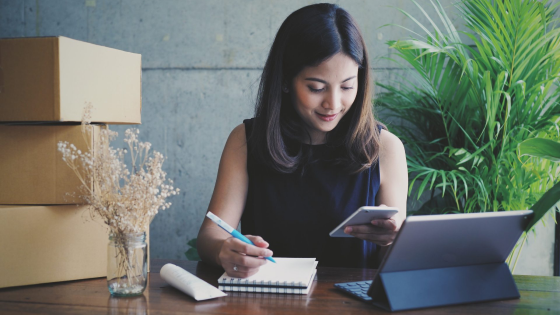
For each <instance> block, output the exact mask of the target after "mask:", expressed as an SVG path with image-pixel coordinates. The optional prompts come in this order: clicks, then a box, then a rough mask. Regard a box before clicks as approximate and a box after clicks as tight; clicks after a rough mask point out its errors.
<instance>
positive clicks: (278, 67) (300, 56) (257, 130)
mask: <svg viewBox="0 0 560 315" xmlns="http://www.w3.org/2000/svg"><path fill="white" fill-rule="evenodd" d="M339 52H342V53H344V54H345V55H347V56H348V57H350V58H352V59H353V60H354V61H355V62H356V63H357V64H358V66H359V69H358V91H357V95H356V100H355V101H354V103H353V104H352V106H351V108H350V110H349V111H348V112H347V113H346V115H344V116H343V118H342V119H341V121H340V122H339V123H338V125H337V126H336V127H335V128H334V129H333V130H332V131H330V132H329V133H327V145H331V146H337V147H341V149H342V148H343V150H340V151H341V152H342V154H341V155H340V156H339V157H338V158H337V159H336V164H343V165H344V169H346V170H348V171H349V172H351V173H356V172H360V171H363V170H365V169H367V168H368V167H370V166H371V165H372V163H375V162H376V161H377V159H378V156H379V131H378V129H377V122H376V120H375V118H374V116H373V112H372V102H371V97H372V87H371V82H370V73H369V62H368V55H367V51H366V46H365V44H364V40H363V38H362V35H361V33H360V30H359V29H358V26H357V24H356V22H355V21H354V19H353V18H352V17H351V16H350V14H349V13H348V12H346V11H345V10H344V9H342V8H340V7H339V6H337V5H335V4H327V3H321V4H314V5H310V6H306V7H303V8H301V9H299V10H297V11H295V12H293V13H292V14H290V15H289V16H288V17H287V18H286V20H285V21H284V22H283V23H282V25H281V26H280V29H279V30H278V33H277V34H276V37H275V39H274V43H273V44H272V47H271V49H270V53H269V55H268V59H267V61H266V64H265V66H264V69H263V73H262V76H261V81H260V85H259V91H258V94H257V102H256V106H255V120H254V124H253V130H252V133H251V136H250V137H249V147H250V148H251V152H250V153H251V154H252V155H253V156H254V157H255V158H256V159H257V161H258V162H260V163H262V164H264V165H268V166H270V167H271V168H272V169H274V170H276V171H279V172H282V173H292V172H294V171H295V170H297V169H298V168H299V167H300V166H302V165H304V164H305V163H306V161H308V157H309V155H310V154H309V150H312V149H311V148H310V147H309V146H306V147H304V146H302V145H301V139H302V137H303V136H305V135H307V137H308V138H309V139H311V138H310V136H309V134H308V132H307V131H306V129H305V127H304V122H303V120H302V119H301V117H299V115H298V114H297V113H296V111H295V109H294V106H293V105H292V103H291V98H290V95H289V94H287V93H283V92H282V86H283V85H286V84H288V85H291V82H292V80H293V79H294V77H295V76H296V75H297V74H298V73H299V72H300V71H301V70H302V69H303V68H304V67H307V66H316V65H318V64H320V63H321V62H322V61H324V60H326V59H328V58H330V57H332V56H333V55H335V54H337V53H339ZM298 144H299V145H298Z"/></svg>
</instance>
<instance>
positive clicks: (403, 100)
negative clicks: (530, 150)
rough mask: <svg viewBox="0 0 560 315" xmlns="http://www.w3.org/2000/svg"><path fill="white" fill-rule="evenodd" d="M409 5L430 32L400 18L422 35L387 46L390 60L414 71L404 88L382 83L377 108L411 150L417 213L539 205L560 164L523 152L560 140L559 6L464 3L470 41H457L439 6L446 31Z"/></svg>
mask: <svg viewBox="0 0 560 315" xmlns="http://www.w3.org/2000/svg"><path fill="white" fill-rule="evenodd" d="M411 1H412V2H414V3H415V4H416V6H417V7H418V8H419V9H420V12H422V13H423V14H424V15H425V17H426V18H427V20H428V21H429V23H430V24H431V27H430V28H432V29H433V31H430V30H429V28H428V27H425V26H424V25H422V24H421V23H420V22H418V21H417V20H416V19H415V18H414V17H413V16H411V15H410V14H408V13H407V12H404V11H402V10H401V12H403V13H404V14H405V15H406V16H408V17H409V18H410V19H412V21H414V22H415V23H416V24H417V25H418V26H419V27H420V29H421V30H422V31H423V32H425V34H426V35H425V36H421V35H419V34H417V33H414V32H412V33H413V36H412V37H411V38H410V39H406V40H398V41H390V42H388V44H389V45H390V47H391V48H393V49H395V50H396V55H397V56H398V57H399V59H398V60H395V59H391V60H392V61H393V62H395V63H398V64H399V65H401V67H402V68H409V69H410V68H412V69H411V71H407V74H406V75H403V76H402V77H401V78H400V80H399V81H398V82H395V83H390V82H380V83H378V85H380V86H381V87H383V88H384V89H385V90H386V92H384V93H381V94H380V96H379V97H378V98H377V100H376V104H377V106H378V108H380V109H381V110H382V112H383V113H384V119H385V121H386V122H387V123H388V125H389V129H390V130H391V131H392V132H393V133H395V134H396V135H397V136H399V137H400V138H401V139H402V140H403V142H404V143H405V147H406V149H407V163H408V168H409V173H410V179H411V180H410V183H409V184H410V186H409V194H410V193H411V192H412V189H413V186H414V184H415V183H417V190H416V199H418V198H420V196H421V195H422V194H423V193H425V192H426V194H428V193H429V194H430V196H429V200H428V201H427V202H425V203H424V204H423V205H422V207H420V209H419V213H449V212H455V213H467V212H485V211H502V210H520V209H528V208H531V207H533V208H534V207H535V206H537V205H539V204H538V203H537V200H539V199H541V197H542V196H543V195H544V194H545V192H546V191H547V190H549V189H551V188H552V187H553V185H554V183H555V181H557V178H558V175H559V174H560V167H559V163H558V161H548V160H545V159H542V158H540V157H532V156H527V155H520V154H518V152H517V148H518V145H519V144H520V143H521V142H523V141H524V140H526V139H529V138H548V139H555V140H558V139H560V134H559V130H560V128H559V126H558V125H559V122H560V98H559V96H560V89H558V86H559V73H560V29H559V28H556V25H555V23H556V20H554V19H553V15H554V12H555V10H556V7H557V6H558V5H559V4H560V3H557V4H555V5H554V6H550V5H549V4H548V1H547V0H544V1H536V0H524V1H523V0H501V1H490V0H463V1H460V2H459V3H458V4H457V9H458V12H459V17H460V18H461V19H462V20H463V21H464V23H465V26H466V28H467V32H461V33H460V32H458V31H457V30H456V29H455V27H454V26H453V24H452V22H451V20H450V19H449V17H448V16H447V14H446V13H445V10H444V8H443V6H442V5H441V3H440V2H439V1H438V0H435V1H434V0H430V3H431V4H432V6H433V7H434V9H435V12H436V14H437V15H438V16H439V18H440V20H441V25H443V30H444V31H443V30H442V29H440V27H439V26H438V24H436V23H435V22H434V21H433V20H432V19H431V17H430V16H429V15H428V14H427V13H426V11H425V10H424V9H423V8H422V7H421V6H420V5H418V3H417V2H416V1H414V0H411ZM460 34H464V37H467V38H469V39H470V40H471V41H472V42H473V43H474V44H473V45H470V46H469V45H466V44H464V43H463V41H462V39H461V37H460ZM394 118H396V119H398V120H399V121H397V122H398V123H395V124H393V123H392V120H391V119H394ZM554 187H557V185H556V186H554ZM547 205H548V203H547ZM551 207H552V205H551ZM546 210H547V211H548V209H546ZM544 213H546V211H544ZM544 213H540V212H539V214H542V215H540V217H539V216H538V215H537V216H535V219H536V220H539V219H541V218H542V216H543V215H544ZM535 222H536V221H534V222H532V224H531V226H530V227H529V228H532V227H533V226H534V223H535Z"/></svg>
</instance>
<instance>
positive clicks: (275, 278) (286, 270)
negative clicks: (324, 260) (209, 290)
mask: <svg viewBox="0 0 560 315" xmlns="http://www.w3.org/2000/svg"><path fill="white" fill-rule="evenodd" d="M274 259H275V260H276V264H275V263H273V262H269V261H267V263H266V264H265V265H263V266H261V267H260V268H259V272H257V273H256V274H254V275H252V276H250V277H248V278H235V277H230V276H228V275H227V273H224V274H223V275H222V276H221V277H220V278H219V279H218V284H219V289H220V290H222V291H234V292H261V293H286V294H308V293H309V289H310V288H311V284H312V283H313V280H314V279H315V275H316V273H317V264H318V262H317V261H316V260H315V258H281V257H274Z"/></svg>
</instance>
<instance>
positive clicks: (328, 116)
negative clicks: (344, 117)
mask: <svg viewBox="0 0 560 315" xmlns="http://www.w3.org/2000/svg"><path fill="white" fill-rule="evenodd" d="M316 114H317V116H319V119H321V120H324V121H333V120H334V119H335V118H336V116H338V113H337V114H333V115H323V114H319V113H316Z"/></svg>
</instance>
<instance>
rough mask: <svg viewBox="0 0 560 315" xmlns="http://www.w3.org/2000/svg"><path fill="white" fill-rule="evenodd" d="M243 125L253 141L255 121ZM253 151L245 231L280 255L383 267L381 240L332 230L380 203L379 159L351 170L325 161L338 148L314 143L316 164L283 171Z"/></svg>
mask: <svg viewBox="0 0 560 315" xmlns="http://www.w3.org/2000/svg"><path fill="white" fill-rule="evenodd" d="M243 123H244V124H245V132H246V136H247V139H248V137H249V135H250V134H251V130H252V126H253V119H246V120H244V121H243ZM380 129H381V128H380ZM304 145H305V144H304ZM247 149H248V150H247V152H248V154H247V171H248V174H249V190H248V193H247V202H246V204H245V209H244V211H243V216H242V218H241V232H242V233H243V234H250V235H258V236H261V237H262V238H264V240H266V241H267V242H268V243H269V244H270V247H269V248H270V249H271V250H272V251H273V252H274V256H276V257H311V258H317V261H318V262H319V266H326V267H369V268H376V267H377V266H375V253H376V245H375V244H373V243H371V242H367V241H363V240H360V239H358V238H354V237H352V238H334V237H330V236H329V233H330V231H332V230H333V229H334V228H335V227H337V226H338V225H339V224H340V223H341V222H342V221H344V220H345V219H346V218H347V217H348V216H349V215H350V214H352V213H353V212H355V211H356V210H357V209H358V208H359V207H361V206H374V205H375V196H376V194H377V191H378V190H379V165H378V163H375V164H374V165H373V166H371V167H370V168H369V169H367V170H365V171H363V172H360V173H358V174H348V173H345V172H343V171H342V169H340V167H334V166H331V165H328V164H327V163H325V161H324V159H323V160H322V159H321V158H322V157H325V156H331V154H333V150H336V148H333V147H329V146H327V145H313V146H312V150H311V152H312V153H311V154H312V157H313V160H314V161H315V162H313V163H309V164H307V165H306V166H305V170H304V172H303V173H301V172H294V173H291V174H283V173H279V172H277V171H274V170H272V169H271V168H270V167H267V166H264V165H262V164H260V163H258V162H257V161H256V160H255V159H254V157H252V156H251V154H250V153H251V148H249V147H248V148H247Z"/></svg>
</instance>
